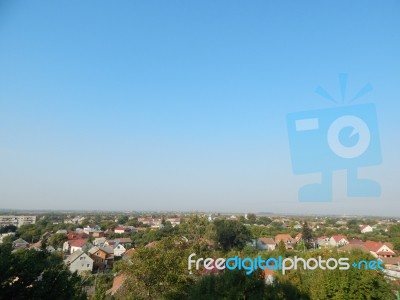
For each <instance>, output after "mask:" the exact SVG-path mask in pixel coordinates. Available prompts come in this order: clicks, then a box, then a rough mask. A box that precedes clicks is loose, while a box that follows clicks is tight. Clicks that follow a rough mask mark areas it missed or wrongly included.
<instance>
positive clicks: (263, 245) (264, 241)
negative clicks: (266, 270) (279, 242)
mask: <svg viewBox="0 0 400 300" xmlns="http://www.w3.org/2000/svg"><path fill="white" fill-rule="evenodd" d="M275 247H276V243H275V241H274V239H273V238H266V237H264V238H259V239H257V241H256V248H257V249H259V250H267V251H272V250H275Z"/></svg>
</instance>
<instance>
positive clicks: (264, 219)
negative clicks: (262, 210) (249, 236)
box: [256, 217, 272, 225]
mask: <svg viewBox="0 0 400 300" xmlns="http://www.w3.org/2000/svg"><path fill="white" fill-rule="evenodd" d="M271 222H272V220H271V219H270V218H268V217H259V218H258V219H257V221H256V224H258V225H268V224H270V223H271Z"/></svg>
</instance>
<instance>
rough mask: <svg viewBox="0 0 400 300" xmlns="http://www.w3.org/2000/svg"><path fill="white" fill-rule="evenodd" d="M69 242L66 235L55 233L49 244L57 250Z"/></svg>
mask: <svg viewBox="0 0 400 300" xmlns="http://www.w3.org/2000/svg"><path fill="white" fill-rule="evenodd" d="M67 240H68V238H67V235H66V234H63V233H55V234H53V235H52V236H51V237H50V238H49V240H48V243H49V245H51V246H53V247H54V248H55V249H57V248H61V247H62V246H63V243H64V242H65V241H67Z"/></svg>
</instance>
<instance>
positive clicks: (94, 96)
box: [0, 0, 400, 216]
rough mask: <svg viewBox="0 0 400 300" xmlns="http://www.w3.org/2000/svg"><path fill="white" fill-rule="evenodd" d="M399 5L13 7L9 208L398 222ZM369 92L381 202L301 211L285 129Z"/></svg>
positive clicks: (4, 201) (1, 16)
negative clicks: (290, 121) (294, 115)
mask: <svg viewBox="0 0 400 300" xmlns="http://www.w3.org/2000/svg"><path fill="white" fill-rule="evenodd" d="M399 12H400V4H399V3H398V2H396V1H387V2H386V3H385V5H383V4H382V3H375V2H373V1H353V2H351V3H348V2H345V1H339V2H335V3H330V4H329V5H328V4H326V3H321V2H318V1H310V2H307V3H289V2H278V1H276V2H269V3H265V2H264V1H254V2H252V3H246V4H244V3H239V2H238V3H232V2H231V1H219V2H218V3H215V2H213V1H202V2H201V3H186V2H185V3H181V2H177V1H168V3H167V2H165V1H153V2H139V1H138V2H128V1H122V2H119V3H109V2H106V1H96V2H95V1H85V2H80V1H70V2H68V3H67V2H63V3H60V2H59V3H55V2H53V1H44V0H39V1H34V2H24V1H3V2H1V3H0V207H2V208H10V209H48V210H52V209H54V210H59V209H77V210H92V209H93V210H96V209H105V210H113V209H115V210H179V211H188V210H189V211H190V210H191V211H195V210H199V211H230V212H243V213H245V212H261V211H271V212H278V213H279V212H282V213H284V212H286V213H310V214H338V215H341V214H350V215H352V214H357V215H382V216H395V215H397V216H398V214H399V212H400V210H399V208H398V207H399V206H398V199H397V197H398V196H399V195H400V185H399V184H398V183H397V181H398V180H397V179H396V178H397V177H396V176H398V174H399V170H400V159H399V158H398V149H399V148H400V144H399V143H400V139H399V133H398V132H399V117H398V113H399V111H400V104H399V96H400V91H399V84H398V83H399V82H400V56H399V53H400V34H399V30H398V29H399V28H400V18H399V17H398V16H399ZM343 72H344V73H347V74H348V83H347V91H346V95H345V96H346V99H351V98H352V97H353V96H354V95H355V94H356V93H357V91H359V90H360V88H362V87H363V86H364V85H365V84H367V83H371V85H372V86H373V90H372V92H371V93H368V94H366V95H365V96H363V97H360V98H359V99H357V101H356V102H355V104H363V103H371V102H373V103H375V104H376V107H377V113H378V125H379V131H380V144H381V148H382V156H383V163H382V164H381V165H378V166H373V167H368V168H363V169H361V170H360V173H361V175H362V177H365V178H370V179H374V180H376V181H378V182H379V183H380V184H381V186H382V195H381V197H379V198H362V197H360V198H348V197H347V196H346V183H345V180H346V174H345V172H344V171H339V172H335V173H334V187H333V189H334V197H333V201H332V202H329V203H304V202H299V201H298V195H297V193H298V190H299V188H300V187H301V186H303V185H304V184H309V183H316V182H318V181H319V180H320V174H311V175H301V176H298V175H295V174H293V171H292V165H291V159H290V152H289V142H288V133H287V128H286V115H287V114H288V113H291V112H298V111H308V110H316V109H324V108H332V107H337V104H334V103H332V102H330V101H327V100H326V99H324V98H323V97H321V96H319V95H318V94H316V93H315V90H316V87H317V86H319V85H320V86H323V87H324V88H325V89H326V90H327V91H328V92H329V93H330V94H331V95H332V96H333V97H335V99H340V85H339V81H338V75H339V74H340V73H343Z"/></svg>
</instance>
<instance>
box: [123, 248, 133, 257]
mask: <svg viewBox="0 0 400 300" xmlns="http://www.w3.org/2000/svg"><path fill="white" fill-rule="evenodd" d="M134 252H135V248H131V249H128V250H126V252H125V253H124V254H123V256H125V257H131V256H132V255H133V253H134Z"/></svg>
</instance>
